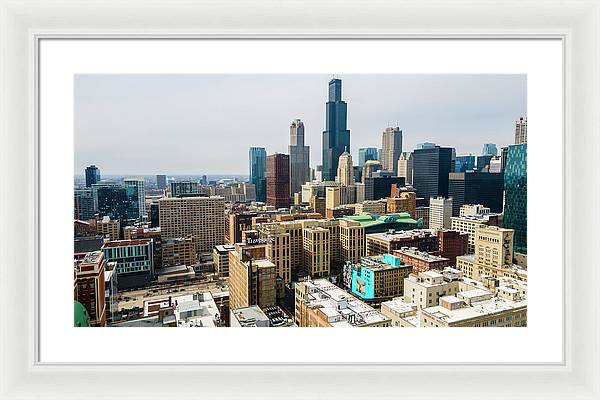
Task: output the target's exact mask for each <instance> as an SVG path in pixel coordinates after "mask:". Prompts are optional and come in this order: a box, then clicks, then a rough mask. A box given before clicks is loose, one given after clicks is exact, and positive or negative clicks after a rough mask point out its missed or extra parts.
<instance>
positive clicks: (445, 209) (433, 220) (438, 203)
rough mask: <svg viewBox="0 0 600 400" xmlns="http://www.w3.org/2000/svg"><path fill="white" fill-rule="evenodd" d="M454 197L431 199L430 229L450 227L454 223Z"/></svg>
mask: <svg viewBox="0 0 600 400" xmlns="http://www.w3.org/2000/svg"><path fill="white" fill-rule="evenodd" d="M451 218H452V198H448V199H447V198H444V197H432V198H431V199H429V229H435V230H437V229H450V226H451V225H452V220H451Z"/></svg>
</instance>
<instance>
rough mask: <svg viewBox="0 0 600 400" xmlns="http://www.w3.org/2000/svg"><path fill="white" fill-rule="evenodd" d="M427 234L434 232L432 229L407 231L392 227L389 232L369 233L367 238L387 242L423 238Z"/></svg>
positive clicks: (431, 234) (430, 234)
mask: <svg viewBox="0 0 600 400" xmlns="http://www.w3.org/2000/svg"><path fill="white" fill-rule="evenodd" d="M427 236H433V232H432V231H431V229H411V230H407V231H396V230H393V229H391V230H389V231H387V232H381V233H368V234H367V238H373V239H377V240H382V241H386V242H392V241H394V240H402V239H412V238H416V237H419V238H423V237H427Z"/></svg>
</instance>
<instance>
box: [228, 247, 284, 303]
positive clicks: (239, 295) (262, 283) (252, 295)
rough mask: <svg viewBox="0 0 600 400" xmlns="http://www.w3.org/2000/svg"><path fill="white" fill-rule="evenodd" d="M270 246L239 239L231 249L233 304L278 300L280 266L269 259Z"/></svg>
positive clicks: (230, 276) (231, 296)
mask: <svg viewBox="0 0 600 400" xmlns="http://www.w3.org/2000/svg"><path fill="white" fill-rule="evenodd" d="M266 247H267V246H266V244H256V245H248V244H242V243H237V244H236V245H235V250H234V251H231V252H230V253H229V305H230V308H242V307H248V306H252V305H258V306H260V307H268V306H273V305H275V304H276V289H275V280H276V276H277V273H276V267H275V264H273V263H272V262H271V261H269V260H267V259H266Z"/></svg>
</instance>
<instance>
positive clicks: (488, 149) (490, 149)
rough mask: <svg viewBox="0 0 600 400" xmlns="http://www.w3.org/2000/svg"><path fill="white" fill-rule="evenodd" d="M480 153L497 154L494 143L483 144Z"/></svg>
mask: <svg viewBox="0 0 600 400" xmlns="http://www.w3.org/2000/svg"><path fill="white" fill-rule="evenodd" d="M481 155H483V156H497V155H498V148H497V147H496V145H495V144H494V143H485V144H484V145H483V150H482V151H481Z"/></svg>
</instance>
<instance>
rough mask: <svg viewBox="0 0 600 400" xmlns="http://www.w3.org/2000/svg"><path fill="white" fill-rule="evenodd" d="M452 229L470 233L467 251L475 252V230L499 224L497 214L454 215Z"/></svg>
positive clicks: (469, 252)
mask: <svg viewBox="0 0 600 400" xmlns="http://www.w3.org/2000/svg"><path fill="white" fill-rule="evenodd" d="M451 221H452V224H451V229H452V230H453V231H459V232H461V233H466V234H468V235H469V236H468V242H467V253H468V254H473V253H475V230H476V229H477V228H479V227H481V226H497V225H498V215H497V214H476V215H465V216H464V217H452V218H451Z"/></svg>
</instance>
